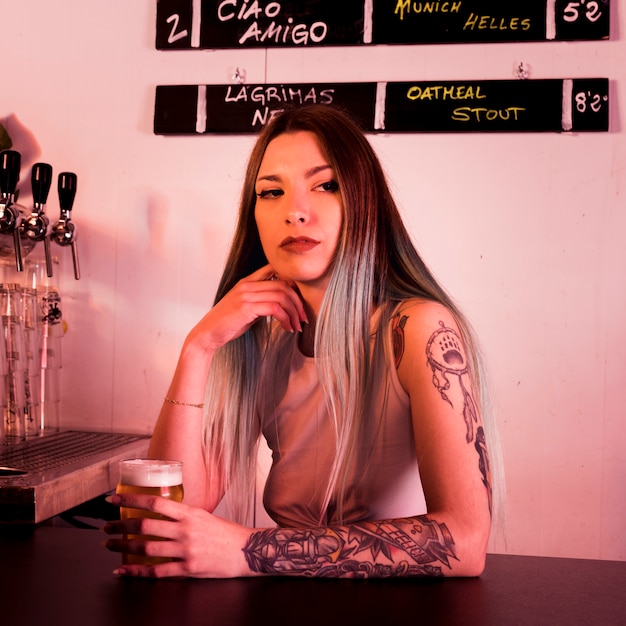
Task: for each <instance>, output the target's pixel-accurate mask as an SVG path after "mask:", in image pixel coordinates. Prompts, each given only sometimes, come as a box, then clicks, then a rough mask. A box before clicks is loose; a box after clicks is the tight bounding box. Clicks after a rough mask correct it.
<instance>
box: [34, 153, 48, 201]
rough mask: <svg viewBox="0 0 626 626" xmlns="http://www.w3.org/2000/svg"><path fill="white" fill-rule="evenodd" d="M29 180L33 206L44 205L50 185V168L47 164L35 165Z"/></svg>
mask: <svg viewBox="0 0 626 626" xmlns="http://www.w3.org/2000/svg"><path fill="white" fill-rule="evenodd" d="M30 180H31V184H32V187H33V200H34V201H35V204H38V205H44V204H45V203H46V202H47V200H48V193H49V191H50V185H51V184H52V166H51V165H48V164H47V163H35V165H33V171H32V173H31V178H30Z"/></svg>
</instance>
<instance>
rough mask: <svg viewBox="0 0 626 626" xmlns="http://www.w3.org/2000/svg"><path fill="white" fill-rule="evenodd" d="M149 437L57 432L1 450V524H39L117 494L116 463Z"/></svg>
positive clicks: (140, 452)
mask: <svg viewBox="0 0 626 626" xmlns="http://www.w3.org/2000/svg"><path fill="white" fill-rule="evenodd" d="M148 443H149V437H147V436H143V435H129V434H121V433H96V432H81V431H65V432H58V433H53V434H49V435H44V436H41V437H37V438H33V439H28V440H26V441H23V442H20V443H17V444H11V445H4V446H0V524H38V523H40V522H42V521H44V520H47V519H49V518H51V517H54V516H55V515H58V514H60V513H63V512H64V511H67V510H69V509H71V508H73V507H75V506H77V505H79V504H82V503H83V502H87V501H88V500H91V499H93V498H96V497H98V496H100V495H102V494H104V493H107V492H108V491H110V490H111V489H114V488H115V485H116V484H117V481H118V476H119V472H118V461H119V460H120V459H123V458H129V457H137V456H145V455H146V453H147V451H148Z"/></svg>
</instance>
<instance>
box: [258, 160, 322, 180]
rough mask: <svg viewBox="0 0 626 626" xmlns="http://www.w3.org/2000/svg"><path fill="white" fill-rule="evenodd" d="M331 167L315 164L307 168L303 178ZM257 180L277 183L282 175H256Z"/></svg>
mask: <svg viewBox="0 0 626 626" xmlns="http://www.w3.org/2000/svg"><path fill="white" fill-rule="evenodd" d="M332 169H333V168H332V167H331V166H330V165H328V164H324V165H315V166H314V167H312V168H310V169H308V170H307V171H306V172H305V173H304V177H305V178H311V177H313V176H315V175H316V174H319V173H320V172H323V171H325V170H332ZM256 180H257V182H259V181H262V180H266V181H270V182H273V183H278V182H281V181H282V177H281V176H280V175H279V174H265V175H264V176H259V177H257V179H256Z"/></svg>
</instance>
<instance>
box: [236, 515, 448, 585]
mask: <svg viewBox="0 0 626 626" xmlns="http://www.w3.org/2000/svg"><path fill="white" fill-rule="evenodd" d="M243 551H244V554H245V557H246V560H247V562H248V566H249V567H250V569H251V570H252V571H254V572H262V573H266V574H298V575H301V576H311V577H321V578H331V577H332V578H336V577H352V578H374V577H376V578H387V577H391V576H443V568H442V566H445V567H446V568H450V559H456V558H457V557H456V555H455V553H454V540H453V539H452V535H451V534H450V532H449V531H448V528H447V527H446V525H445V524H440V523H438V522H436V521H434V520H432V519H429V518H428V517H427V516H425V515H421V516H418V517H411V518H406V519H398V520H388V521H383V522H360V523H357V524H351V525H349V526H341V527H332V528H313V529H290V528H272V529H268V530H260V531H257V532H255V533H252V535H251V536H250V539H249V540H248V543H247V544H246V546H245V547H244V549H243Z"/></svg>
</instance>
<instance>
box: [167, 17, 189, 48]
mask: <svg viewBox="0 0 626 626" xmlns="http://www.w3.org/2000/svg"><path fill="white" fill-rule="evenodd" d="M165 21H166V22H167V23H168V24H172V30H170V34H169V36H168V38H167V43H174V42H175V41H178V40H179V39H182V38H183V37H186V36H187V34H188V32H187V29H185V30H181V31H180V32H178V33H177V32H176V29H177V28H178V23H179V22H180V15H178V13H174V14H173V15H170V16H169V17H168V18H167V20H165Z"/></svg>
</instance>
